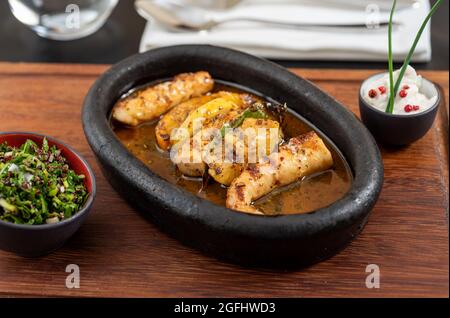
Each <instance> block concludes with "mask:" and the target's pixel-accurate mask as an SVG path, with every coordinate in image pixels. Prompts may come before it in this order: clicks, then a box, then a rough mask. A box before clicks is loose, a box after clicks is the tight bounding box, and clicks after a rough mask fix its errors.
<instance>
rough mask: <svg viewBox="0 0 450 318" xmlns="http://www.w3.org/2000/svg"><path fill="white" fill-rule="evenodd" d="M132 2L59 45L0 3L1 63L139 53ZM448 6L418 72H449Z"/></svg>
mask: <svg viewBox="0 0 450 318" xmlns="http://www.w3.org/2000/svg"><path fill="white" fill-rule="evenodd" d="M133 2H134V1H132V0H121V1H120V2H119V4H118V6H117V7H116V9H115V10H114V12H113V14H112V15H111V17H110V19H109V20H108V21H107V23H106V24H105V26H104V27H103V28H102V29H100V30H99V31H98V32H96V33H94V34H93V35H91V36H88V37H86V38H83V39H80V40H76V41H69V42H58V41H52V40H47V39H43V38H40V37H38V36H37V35H36V34H35V33H34V32H33V31H31V30H30V29H28V28H27V27H26V26H24V25H22V24H21V23H20V22H18V21H17V20H16V19H15V18H14V17H13V16H12V14H11V12H10V10H9V7H8V2H7V1H6V0H3V1H0V61H14V62H51V63H93V64H94V63H100V64H110V63H116V62H118V61H120V60H121V59H123V58H125V57H127V56H129V55H132V54H134V53H136V52H138V47H139V42H140V38H141V35H142V32H143V30H144V26H145V20H144V19H142V18H141V17H140V16H139V15H138V14H137V13H136V12H135V10H134V7H133ZM448 42H449V2H448V1H444V3H443V5H442V6H441V8H440V9H439V10H438V11H437V12H436V13H435V15H434V16H433V19H432V48H433V56H432V61H431V62H429V63H420V64H416V65H415V67H416V68H419V69H432V70H448V63H449V62H448V52H449V50H448ZM276 62H279V63H280V64H282V65H284V66H288V67H307V68H309V67H311V68H377V69H381V68H385V67H386V64H385V63H367V62H364V63H357V62H320V61H276Z"/></svg>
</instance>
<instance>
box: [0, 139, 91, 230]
mask: <svg viewBox="0 0 450 318" xmlns="http://www.w3.org/2000/svg"><path fill="white" fill-rule="evenodd" d="M84 178H85V176H84V175H77V174H76V173H75V172H74V171H73V170H71V169H70V167H69V165H68V163H67V160H66V158H64V157H63V156H62V155H61V151H60V150H58V149H57V148H56V147H55V146H52V147H49V145H48V141H47V140H46V139H44V141H43V143H42V147H38V145H37V144H36V143H34V142H33V141H31V140H27V141H26V142H25V143H24V144H23V145H22V146H21V147H20V148H16V147H11V146H8V144H7V143H2V144H0V220H3V221H7V222H12V223H16V224H50V223H57V222H60V221H62V220H65V219H68V218H70V217H71V216H73V215H74V214H76V213H77V212H78V211H80V210H81V208H82V207H83V206H84V204H85V202H86V199H87V197H88V195H89V194H88V191H87V189H86V187H85V186H84Z"/></svg>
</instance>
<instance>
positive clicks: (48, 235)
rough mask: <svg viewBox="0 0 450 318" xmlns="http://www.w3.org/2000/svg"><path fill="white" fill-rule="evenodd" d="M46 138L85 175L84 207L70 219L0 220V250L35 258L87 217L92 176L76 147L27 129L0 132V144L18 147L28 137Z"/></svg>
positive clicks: (63, 239) (93, 188)
mask: <svg viewBox="0 0 450 318" xmlns="http://www.w3.org/2000/svg"><path fill="white" fill-rule="evenodd" d="M44 137H45V138H47V140H48V143H49V145H50V146H52V145H55V146H56V147H57V148H58V149H59V150H61V153H62V155H63V156H64V157H65V158H66V159H67V161H68V164H69V166H70V168H71V169H73V170H74V171H75V172H76V173H78V174H84V175H85V176H86V178H85V186H86V188H87V190H88V192H89V197H88V199H87V200H86V203H85V204H84V207H83V208H82V209H81V210H80V211H78V212H77V213H76V214H75V215H74V216H72V217H71V218H69V219H66V220H63V221H61V222H58V223H54V224H42V225H26V224H14V223H10V222H5V221H2V220H0V249H2V250H5V251H9V252H13V253H16V254H18V255H21V256H25V257H38V256H43V255H46V254H49V253H51V252H53V251H55V250H56V249H58V248H60V247H61V246H63V245H64V243H65V242H66V241H67V240H68V239H69V238H70V237H71V236H72V235H73V234H74V233H75V232H76V231H77V230H78V229H79V228H80V226H81V225H82V224H83V222H84V220H85V219H86V217H87V215H88V214H89V211H90V210H91V207H92V204H93V202H94V199H95V193H96V185H95V176H94V173H93V172H92V170H91V168H90V166H89V164H88V163H87V161H86V160H84V159H83V157H81V156H80V155H79V154H78V153H77V152H76V151H75V150H73V149H72V148H70V147H69V146H67V145H66V144H64V143H62V142H61V141H58V140H56V139H54V138H52V137H48V136H43V135H40V134H35V133H27V132H0V143H3V142H4V141H6V142H8V144H9V145H12V146H15V147H19V146H21V145H22V144H23V143H24V142H25V141H26V140H27V139H31V140H33V141H34V142H36V143H37V144H38V145H41V144H42V141H43V139H44Z"/></svg>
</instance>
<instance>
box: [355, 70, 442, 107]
mask: <svg viewBox="0 0 450 318" xmlns="http://www.w3.org/2000/svg"><path fill="white" fill-rule="evenodd" d="M399 73H400V70H397V71H395V72H394V83H395V81H396V80H397V78H398V74H399ZM421 88H422V76H420V75H417V73H416V70H415V69H414V68H413V67H411V66H409V65H408V67H407V69H406V72H405V75H404V76H403V80H402V82H401V84H400V87H399V89H398V93H397V95H396V96H395V101H394V109H393V112H392V113H393V114H399V115H412V114H417V113H420V112H424V111H426V110H427V109H429V108H430V107H432V106H433V105H434V104H435V103H436V100H437V96H433V97H431V98H428V97H427V96H425V95H424V94H423V93H421ZM389 92H390V90H389V73H386V74H385V75H384V76H382V77H380V78H379V79H376V80H374V81H372V82H369V83H367V85H366V87H365V88H364V89H363V92H362V94H363V99H364V100H365V101H366V102H367V103H368V104H369V105H370V106H372V107H374V108H376V109H379V110H381V111H383V112H384V111H385V110H386V106H387V104H388V102H389Z"/></svg>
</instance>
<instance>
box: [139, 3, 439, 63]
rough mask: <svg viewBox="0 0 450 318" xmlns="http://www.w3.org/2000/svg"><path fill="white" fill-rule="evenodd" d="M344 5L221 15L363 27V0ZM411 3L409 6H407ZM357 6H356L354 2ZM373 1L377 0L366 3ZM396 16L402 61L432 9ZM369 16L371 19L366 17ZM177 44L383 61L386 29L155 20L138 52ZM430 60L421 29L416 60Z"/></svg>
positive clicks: (246, 7)
mask: <svg viewBox="0 0 450 318" xmlns="http://www.w3.org/2000/svg"><path fill="white" fill-rule="evenodd" d="M340 1H342V2H341V3H340V5H336V4H333V3H337V0H321V1H312V2H311V1H298V0H297V1H295V0H290V1H289V0H284V1H275V0H272V1H269V0H244V1H242V3H240V4H239V5H237V6H236V7H234V8H233V9H231V10H228V11H227V12H226V13H225V14H227V15H230V16H248V15H251V16H265V17H273V18H277V19H280V20H283V21H297V22H305V23H306V22H318V23H319V22H324V23H350V22H355V23H356V22H358V23H365V22H366V21H368V19H369V20H370V19H372V18H373V17H374V16H373V14H374V13H373V12H374V11H371V10H368V11H366V7H365V6H364V5H365V4H366V3H367V2H368V1H367V0H358V1H351V4H350V2H349V1H347V0H340ZM386 1H387V0H378V4H379V5H380V12H379V17H380V19H381V20H387V18H388V15H389V11H386V9H387V7H388V6H387V3H386ZM407 1H409V2H410V5H408V4H407V3H405V2H407ZM358 2H359V3H360V6H359V7H358V6H355V4H357V3H358ZM370 2H371V3H377V1H376V0H373V1H370ZM400 3H401V6H400V7H399V9H398V11H397V12H396V14H395V20H396V21H397V22H400V23H401V24H402V25H401V26H400V27H398V28H396V29H395V31H394V33H393V55H394V59H395V60H396V61H402V60H403V59H404V57H405V55H406V54H407V53H408V51H409V49H410V47H411V44H412V42H413V40H414V37H415V35H416V33H417V31H418V29H419V27H420V24H421V22H422V21H423V19H424V17H425V16H426V14H427V13H428V11H429V9H430V4H429V1H428V0H418V1H416V2H414V1H411V0H403V1H401V2H400ZM370 14H372V15H370ZM178 44H212V45H218V46H225V47H230V48H234V49H237V50H241V51H245V52H248V53H250V54H254V55H257V56H261V57H266V58H272V59H291V60H342V61H343V60H349V61H386V60H387V29H386V28H382V29H379V30H368V29H361V30H357V31H355V30H351V31H350V30H342V29H338V28H335V29H328V30H317V29H315V30H304V29H303V30H302V29H288V28H279V27H273V26H267V25H260V24H252V23H244V22H239V23H229V24H228V23H227V24H223V25H221V26H218V27H216V28H213V29H212V30H210V31H201V32H173V31H169V30H167V29H166V28H164V27H163V26H162V25H160V24H159V23H157V22H156V21H151V22H148V23H147V26H146V28H145V31H144V34H143V36H142V39H141V44H140V52H143V51H147V50H149V49H152V48H157V47H163V46H169V45H178ZM430 59H431V41H430V28H429V26H427V29H426V30H425V31H424V33H423V35H422V38H421V40H420V42H419V44H418V45H417V48H416V53H415V55H414V58H413V60H414V61H416V62H417V61H422V62H423V61H429V60H430Z"/></svg>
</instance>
